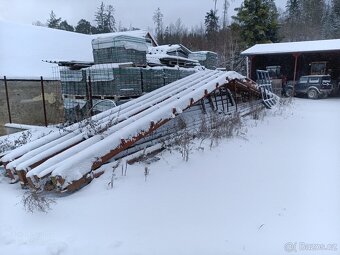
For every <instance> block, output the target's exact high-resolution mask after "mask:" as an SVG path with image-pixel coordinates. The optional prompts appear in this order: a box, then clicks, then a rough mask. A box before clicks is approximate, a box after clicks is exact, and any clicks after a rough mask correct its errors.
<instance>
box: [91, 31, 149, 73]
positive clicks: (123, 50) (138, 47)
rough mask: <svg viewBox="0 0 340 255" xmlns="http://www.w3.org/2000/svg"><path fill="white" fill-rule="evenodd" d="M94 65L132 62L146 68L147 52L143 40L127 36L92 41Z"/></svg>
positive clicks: (100, 38)
mask: <svg viewBox="0 0 340 255" xmlns="http://www.w3.org/2000/svg"><path fill="white" fill-rule="evenodd" d="M92 48H93V58H94V62H95V64H106V63H124V62H133V63H134V64H135V65H136V66H146V52H147V50H148V47H147V44H146V41H145V38H139V37H135V36H128V35H118V36H114V35H113V36H110V37H99V38H97V39H94V40H92Z"/></svg>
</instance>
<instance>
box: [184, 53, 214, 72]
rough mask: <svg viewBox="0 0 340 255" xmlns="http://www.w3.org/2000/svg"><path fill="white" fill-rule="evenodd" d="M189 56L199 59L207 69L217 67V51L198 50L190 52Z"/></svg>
mask: <svg viewBox="0 0 340 255" xmlns="http://www.w3.org/2000/svg"><path fill="white" fill-rule="evenodd" d="M189 58H190V59H193V60H197V61H199V63H200V64H201V65H202V66H205V67H206V68H207V69H211V70H214V69H216V68H217V53H215V52H212V51H196V52H192V53H190V54H189Z"/></svg>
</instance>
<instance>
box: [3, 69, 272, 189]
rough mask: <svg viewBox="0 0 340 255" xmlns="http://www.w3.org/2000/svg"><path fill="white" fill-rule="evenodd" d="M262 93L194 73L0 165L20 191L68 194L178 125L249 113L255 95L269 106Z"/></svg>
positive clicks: (246, 84)
mask: <svg viewBox="0 0 340 255" xmlns="http://www.w3.org/2000/svg"><path fill="white" fill-rule="evenodd" d="M267 90H268V91H269V88H268V87H266V85H265V84H261V85H260V86H259V87H258V86H257V84H255V83H254V82H252V81H251V80H248V79H246V78H245V77H243V76H241V75H239V74H238V73H236V72H221V71H201V72H197V73H195V74H193V75H190V76H188V77H186V78H184V79H181V80H178V81H176V82H173V83H171V84H168V85H167V86H164V87H162V88H160V89H157V90H155V91H152V92H150V93H148V94H145V95H143V96H141V97H139V98H137V99H134V100H131V101H129V102H127V103H125V104H123V105H121V106H117V107H114V108H112V109H110V110H108V111H105V112H102V113H100V114H98V115H95V116H93V117H91V118H89V119H86V120H84V121H81V122H79V123H76V124H73V125H71V126H68V127H65V128H63V129H60V130H58V131H55V132H52V133H50V134H49V135H47V136H44V137H42V138H40V139H37V140H34V141H32V142H29V143H27V144H25V145H23V146H20V147H18V148H16V149H14V150H12V151H10V152H8V153H7V154H6V155H5V156H3V157H2V159H1V161H2V163H3V164H4V166H5V169H6V171H7V174H8V176H9V177H10V178H12V179H13V180H19V181H20V183H21V185H22V186H29V187H31V188H33V189H42V188H45V189H48V190H57V191H61V192H64V191H70V192H72V191H75V190H77V189H79V188H81V187H82V186H84V185H86V184H88V183H89V182H91V180H92V179H93V178H95V177H98V176H100V175H101V174H102V172H103V171H102V170H101V167H102V166H103V165H104V164H106V163H108V162H112V161H114V160H117V159H120V158H123V157H127V156H128V155H133V154H134V153H136V152H138V151H141V150H146V149H148V148H152V147H153V146H156V145H157V144H159V143H160V142H162V141H166V140H169V139H170V138H171V137H174V136H176V135H178V132H179V130H180V128H181V127H180V126H181V125H180V123H181V122H183V120H184V122H185V123H186V126H187V128H191V129H194V128H197V126H199V125H200V124H201V121H202V118H205V120H207V121H209V120H211V118H212V115H213V114H216V113H218V114H225V115H228V114H231V113H233V112H240V113H241V114H249V112H251V111H252V107H251V105H253V103H254V102H255V103H256V104H261V102H262V99H261V95H262V97H263V102H264V103H265V105H266V106H267V105H269V104H270V105H272V104H273V103H274V99H273V97H272V98H271V99H269V98H267V97H266V96H267V95H268V93H267ZM264 91H265V93H266V94H264ZM249 102H252V104H250V103H249ZM156 147H157V146H156ZM158 147H159V146H158ZM158 147H157V148H158Z"/></svg>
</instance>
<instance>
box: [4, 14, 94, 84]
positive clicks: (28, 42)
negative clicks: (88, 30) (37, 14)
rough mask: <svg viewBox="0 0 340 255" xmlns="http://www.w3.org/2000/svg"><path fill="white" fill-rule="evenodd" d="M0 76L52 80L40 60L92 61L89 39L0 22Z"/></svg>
mask: <svg viewBox="0 0 340 255" xmlns="http://www.w3.org/2000/svg"><path fill="white" fill-rule="evenodd" d="M0 38H1V41H0V59H1V61H0V76H4V75H6V76H8V77H11V76H15V77H27V76H28V77H39V76H44V77H49V78H50V77H53V72H52V71H53V69H52V68H53V66H54V65H53V64H49V63H45V62H43V61H42V60H79V61H93V56H92V46H91V40H92V39H93V37H91V36H88V35H84V34H79V33H72V32H67V31H62V30H56V29H50V28H46V27H38V26H32V25H21V24H13V23H8V22H5V21H0Z"/></svg>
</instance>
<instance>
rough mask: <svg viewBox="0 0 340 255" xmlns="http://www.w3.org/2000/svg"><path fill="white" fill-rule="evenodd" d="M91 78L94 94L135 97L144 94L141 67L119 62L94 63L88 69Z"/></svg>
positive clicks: (87, 72)
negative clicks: (122, 65) (108, 63)
mask: <svg viewBox="0 0 340 255" xmlns="http://www.w3.org/2000/svg"><path fill="white" fill-rule="evenodd" d="M86 74H87V76H88V77H89V78H90V79H91V89H92V96H100V97H110V96H116V97H135V96H140V95H141V94H142V79H141V73H140V68H138V67H120V66H119V64H111V65H94V66H92V67H90V68H87V69H86Z"/></svg>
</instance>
